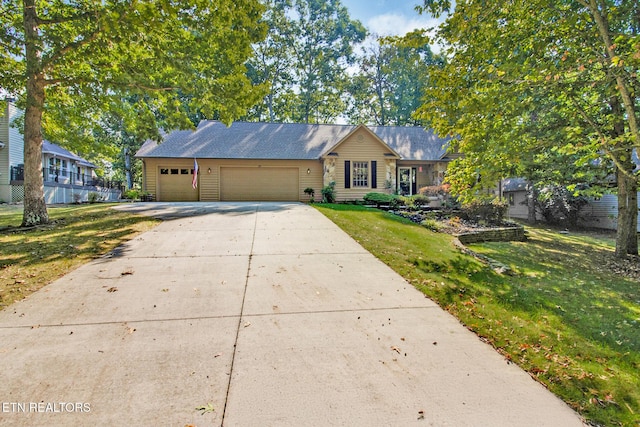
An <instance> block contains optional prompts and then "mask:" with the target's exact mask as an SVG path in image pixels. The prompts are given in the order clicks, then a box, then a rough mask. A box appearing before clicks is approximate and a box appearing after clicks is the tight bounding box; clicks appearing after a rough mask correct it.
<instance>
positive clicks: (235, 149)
mask: <svg viewBox="0 0 640 427" xmlns="http://www.w3.org/2000/svg"><path fill="white" fill-rule="evenodd" d="M357 127H358V126H355V125H311V124H299V123H255V122H234V123H233V124H232V125H231V126H229V127H227V126H225V125H224V124H223V123H221V122H218V121H213V120H208V121H202V122H200V124H199V125H198V127H197V128H196V129H195V130H193V131H192V130H186V131H185V130H179V131H173V132H171V133H169V134H168V135H166V136H165V138H164V140H163V141H162V142H161V143H156V142H154V141H147V142H146V143H145V144H144V145H143V146H142V147H141V148H140V150H138V152H137V153H136V157H164V158H168V157H173V158H175V157H177V158H216V159H280V160H290V159H291V160H315V159H318V158H320V157H321V156H322V155H323V154H325V152H326V151H327V150H329V149H331V148H332V147H334V146H335V145H336V144H338V143H339V142H340V141H342V140H343V139H344V138H345V137H347V136H348V135H349V134H350V133H351V132H353V131H354V130H355V129H356V128H357ZM369 129H370V130H371V131H373V132H374V133H375V134H376V135H377V136H378V137H379V138H380V139H381V140H382V141H384V142H385V143H386V144H387V145H389V147H390V148H392V149H393V150H394V151H396V152H397V153H398V154H400V155H401V156H402V158H403V159H410V160H438V159H441V158H442V157H443V156H444V154H445V152H446V143H447V141H448V139H443V138H439V137H437V136H436V135H435V134H434V133H433V132H431V131H426V130H424V129H422V128H418V127H383V126H379V127H370V128H369Z"/></svg>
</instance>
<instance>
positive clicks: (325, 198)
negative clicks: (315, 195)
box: [321, 182, 336, 203]
mask: <svg viewBox="0 0 640 427" xmlns="http://www.w3.org/2000/svg"><path fill="white" fill-rule="evenodd" d="M321 193H322V202H323V203H334V202H335V201H336V183H335V182H332V183H330V184H329V185H326V186H324V187H322V190H321Z"/></svg>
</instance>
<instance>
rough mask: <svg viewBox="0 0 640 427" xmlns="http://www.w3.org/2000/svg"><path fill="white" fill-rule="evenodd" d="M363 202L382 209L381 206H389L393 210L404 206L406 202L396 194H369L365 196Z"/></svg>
mask: <svg viewBox="0 0 640 427" xmlns="http://www.w3.org/2000/svg"><path fill="white" fill-rule="evenodd" d="M363 200H364V201H365V202H366V203H369V204H372V205H376V206H377V207H380V206H381V205H386V206H389V207H390V208H391V209H395V208H397V207H398V206H400V205H402V204H403V203H404V202H403V201H402V198H401V197H400V196H397V195H395V194H387V193H375V192H372V193H367V194H365V195H364V197H363Z"/></svg>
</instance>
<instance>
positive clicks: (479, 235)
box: [454, 226, 527, 245]
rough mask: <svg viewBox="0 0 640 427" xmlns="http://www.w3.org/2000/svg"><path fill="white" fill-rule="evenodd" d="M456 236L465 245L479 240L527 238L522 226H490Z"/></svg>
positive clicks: (517, 239) (522, 239)
mask: <svg viewBox="0 0 640 427" xmlns="http://www.w3.org/2000/svg"><path fill="white" fill-rule="evenodd" d="M454 236H455V237H457V238H458V240H460V242H461V243H463V244H465V245H468V244H469V243H478V242H513V241H517V242H524V241H525V240H527V236H526V234H525V231H524V227H522V226H516V227H500V228H490V229H485V230H478V231H472V232H469V233H460V234H455V235H454Z"/></svg>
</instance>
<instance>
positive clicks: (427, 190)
mask: <svg viewBox="0 0 640 427" xmlns="http://www.w3.org/2000/svg"><path fill="white" fill-rule="evenodd" d="M450 188H451V186H450V185H449V184H442V185H428V186H426V187H421V188H420V190H418V194H420V195H421V196H425V197H437V196H443V197H444V196H448V195H449V189H450Z"/></svg>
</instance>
